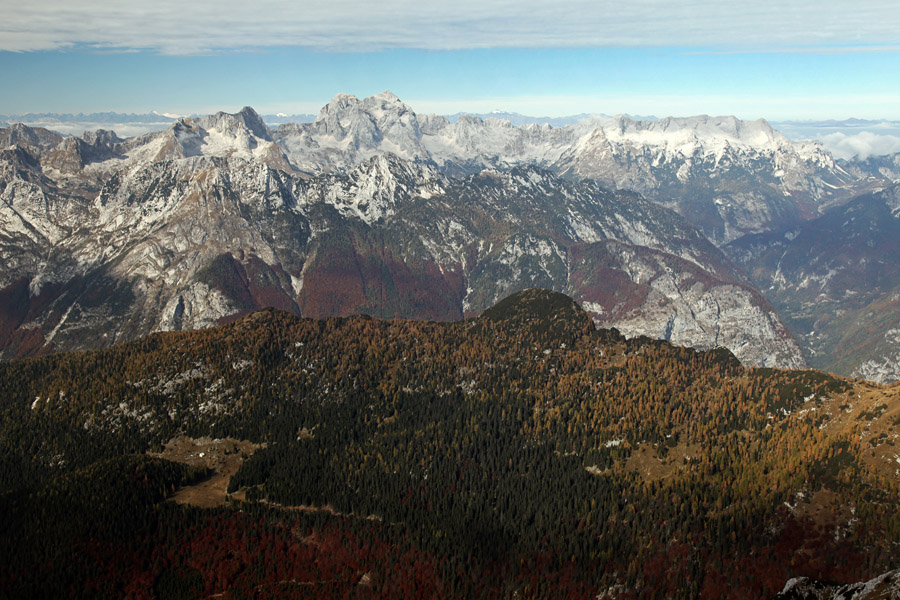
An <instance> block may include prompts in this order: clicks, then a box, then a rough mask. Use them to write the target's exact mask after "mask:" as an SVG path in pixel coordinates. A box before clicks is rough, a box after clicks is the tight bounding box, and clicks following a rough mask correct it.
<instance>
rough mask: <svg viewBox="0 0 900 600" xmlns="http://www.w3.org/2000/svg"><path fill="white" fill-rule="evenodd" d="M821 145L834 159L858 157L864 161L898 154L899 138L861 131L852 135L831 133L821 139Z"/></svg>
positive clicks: (899, 149) (899, 147) (899, 150)
mask: <svg viewBox="0 0 900 600" xmlns="http://www.w3.org/2000/svg"><path fill="white" fill-rule="evenodd" d="M822 144H823V145H824V146H825V147H826V148H828V150H830V151H831V153H832V154H833V155H834V156H835V157H836V158H852V157H854V156H858V157H859V158H860V159H862V160H865V159H867V158H868V157H870V156H878V155H881V154H893V153H895V152H900V136H896V135H879V134H876V133H872V132H871V131H861V132H860V133H856V134H853V135H847V134H846V133H831V134H828V135H826V136H824V137H822Z"/></svg>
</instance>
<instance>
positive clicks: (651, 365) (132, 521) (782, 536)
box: [0, 290, 900, 599]
mask: <svg viewBox="0 0 900 600" xmlns="http://www.w3.org/2000/svg"><path fill="white" fill-rule="evenodd" d="M898 431H900V387H896V386H895V387H880V386H876V385H874V384H871V383H867V382H862V381H857V380H851V379H845V378H837V377H834V376H831V375H828V374H824V373H820V372H817V371H778V370H772V369H751V368H744V367H742V366H741V364H740V363H739V362H738V361H737V360H736V359H735V358H734V356H733V355H731V353H730V352H728V351H727V350H723V349H719V350H713V351H708V352H700V351H695V350H693V349H690V348H679V347H675V346H671V345H669V344H668V343H665V342H660V341H655V340H650V339H647V338H635V339H625V338H624V337H622V336H621V335H619V334H618V332H616V331H614V330H598V329H595V327H594V325H593V323H592V321H591V318H590V317H589V316H588V315H587V314H586V313H585V312H583V311H582V310H581V309H580V308H579V307H578V306H577V305H576V304H575V303H574V302H573V301H572V300H570V299H569V298H567V297H565V296H563V295H561V294H556V293H552V292H547V291H539V290H528V291H525V292H521V293H519V294H516V295H514V296H511V297H510V298H507V299H506V300H504V301H502V302H500V303H499V304H497V305H496V306H494V307H493V308H492V309H489V310H488V311H486V312H484V313H483V314H482V315H481V316H479V317H478V318H475V319H469V320H466V321H460V322H455V323H434V322H424V321H401V320H394V321H385V320H378V319H373V318H370V317H365V316H358V317H350V318H333V319H328V320H319V321H316V320H310V319H300V318H297V317H295V316H292V315H290V314H288V313H284V312H280V311H277V310H272V309H269V310H264V311H261V312H258V313H254V314H251V315H248V316H245V317H243V318H241V319H239V320H237V321H235V322H232V323H230V324H227V325H223V326H220V327H218V328H214V329H208V330H200V331H191V332H178V333H174V332H173V333H158V334H154V335H151V336H149V337H147V338H143V339H140V340H137V341H135V342H131V343H128V344H124V345H120V346H116V347H113V348H109V349H106V350H100V351H91V352H80V353H71V354H55V355H49V356H44V357H39V358H31V359H26V360H20V361H15V362H10V363H4V364H0V597H3V598H38V597H55V598H61V597H72V598H101V597H103V598H211V597H218V598H275V597H277V598H323V597H324V598H370V597H371V598H374V597H378V598H512V597H517V598H596V597H598V596H599V597H604V598H662V597H667V598H748V599H749V598H770V597H772V596H774V595H775V594H777V593H778V592H779V591H781V589H782V588H783V587H784V584H785V582H786V581H787V580H788V579H789V578H792V577H797V576H809V577H814V578H817V579H825V580H831V581H837V582H851V581H861V580H865V579H867V578H870V577H872V576H875V575H878V574H880V573H883V572H885V571H887V570H890V569H894V568H897V567H900V510H898V508H900V477H898V474H897V471H896V468H897V466H898V464H900V459H898V458H897V456H898V455H900V443H898V442H897V440H896V438H897V437H898V433H897V432H898ZM177 436H187V437H189V438H192V439H199V438H204V439H206V438H209V439H216V440H219V439H233V440H244V441H247V442H252V443H253V444H254V447H255V448H256V450H255V451H253V452H250V451H246V452H244V451H236V452H239V453H240V454H241V456H240V457H239V458H240V461H239V462H240V467H239V468H238V469H237V470H236V472H235V473H234V474H233V476H231V478H230V481H229V482H228V484H227V495H225V496H224V498H223V501H222V502H220V503H218V505H216V506H212V507H206V508H201V507H198V506H192V505H191V504H190V503H187V504H186V503H180V502H176V501H174V500H173V498H175V497H176V495H177V493H178V491H179V490H184V489H186V488H190V487H191V486H197V485H200V484H202V483H203V482H204V481H209V480H210V478H211V477H214V476H215V473H214V472H213V469H212V468H211V467H208V466H203V465H202V464H199V463H197V462H194V463H188V462H185V461H173V460H168V459H166V458H164V456H166V455H165V454H164V453H163V449H164V447H165V444H166V443H167V442H169V441H170V440H172V439H173V438H176V437H177ZM200 458H202V456H201V457H200ZM201 462H202V461H201Z"/></svg>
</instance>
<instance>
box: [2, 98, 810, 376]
mask: <svg viewBox="0 0 900 600" xmlns="http://www.w3.org/2000/svg"><path fill="white" fill-rule="evenodd" d="M347 102H350V100H347ZM373 102H374V101H373ZM394 102H395V100H393V99H391V98H388V97H382V98H380V99H377V102H376V104H377V106H375V108H372V107H371V106H367V107H366V112H367V114H368V113H371V112H372V111H376V112H377V110H382V111H383V113H384V114H385V115H387V114H388V113H390V114H393V112H391V111H388V110H387V109H386V108H378V106H382V105H385V106H388V107H389V106H391V105H392V104H393V103H394ZM378 103H380V104H378ZM409 116H410V118H412V117H413V116H414V115H411V114H410V115H409ZM326 117H327V115H326ZM385 118H387V117H385ZM320 121H321V123H320V124H319V127H320V128H322V131H324V132H326V133H328V132H330V133H328V134H329V135H337V132H340V131H343V132H345V134H346V135H350V133H347V132H354V133H352V135H353V136H356V137H355V138H354V139H358V140H363V141H365V140H368V141H367V142H366V143H368V142H370V141H371V140H373V139H375V138H374V137H372V135H370V134H372V130H371V129H366V128H365V127H362V128H361V127H360V126H358V125H359V124H358V123H355V122H347V121H341V120H340V119H337V120H330V119H329V118H323V119H320ZM413 125H414V123H413V122H412V121H410V120H409V119H407V120H404V119H403V118H401V119H399V120H397V121H396V122H395V123H394V125H393V127H392V128H389V129H388V130H389V131H391V132H393V133H391V135H390V136H387V137H383V138H382V142H383V141H384V139H391V136H397V135H401V134H403V135H407V134H408V135H412V136H415V135H417V134H416V132H417V131H421V129H416V127H414V126H413ZM379 130H381V126H379ZM367 132H368V133H367ZM274 138H277V136H274V135H272V134H271V133H270V132H269V131H268V129H267V128H266V127H265V125H264V124H262V123H261V122H260V121H259V120H258V119H256V118H254V114H253V113H252V111H250V110H249V109H245V110H244V111H241V113H238V114H236V115H225V114H221V113H220V114H217V115H212V116H210V117H206V118H204V119H196V120H192V121H187V120H184V121H179V122H178V123H176V124H174V125H173V127H172V128H171V129H170V130H168V131H165V132H161V133H159V134H150V135H148V136H144V137H143V138H138V139H134V140H124V141H123V140H119V139H118V138H115V137H114V136H97V138H96V139H95V140H93V141H91V140H88V139H84V138H82V139H81V140H80V141H76V142H72V141H62V142H60V144H58V145H57V147H54V148H50V149H46V148H44V149H39V151H38V150H35V151H34V153H30V152H29V151H28V150H27V149H25V148H22V147H19V146H15V145H14V146H13V147H11V148H9V149H7V150H6V151H4V154H3V160H2V162H0V175H2V180H0V198H2V200H3V203H2V204H0V227H2V228H0V247H2V250H3V252H4V256H5V257H8V258H7V260H6V261H5V263H4V265H3V267H2V270H0V286H2V289H0V296H2V297H3V298H4V299H5V302H4V303H3V307H4V308H3V314H2V315H0V333H2V335H3V337H2V341H0V344H2V348H3V350H2V352H3V354H2V356H3V357H4V358H12V357H15V356H20V355H25V354H30V353H34V352H38V351H46V350H49V349H74V348H85V347H94V346H103V345H108V344H111V343H113V342H116V341H121V340H125V339H130V338H133V337H135V336H137V335H141V334H143V333H146V332H149V331H152V330H157V329H184V328H194V327H204V326H207V325H211V324H214V323H217V322H220V321H222V320H223V319H228V318H232V317H233V316H234V315H237V314H240V313H242V312H245V311H249V310H254V309H256V308H260V307H263V306H277V307H280V308H284V309H286V310H290V311H292V312H295V313H298V314H303V315H307V316H314V317H324V316H332V315H346V314H351V313H358V312H362V313H368V314H372V315H377V316H382V317H400V316H404V317H415V318H424V319H459V318H462V317H463V316H465V315H470V314H475V313H478V312H480V311H481V310H483V309H485V308H487V307H489V306H490V305H492V304H494V303H495V302H496V301H497V300H499V299H500V298H502V297H504V296H506V295H508V294H509V293H512V292H514V291H517V290H519V289H524V288H527V287H545V288H549V289H554V290H557V291H562V292H566V293H569V294H570V295H572V296H574V297H575V298H576V299H578V300H579V302H581V303H583V304H584V306H585V307H587V308H588V310H589V311H590V312H591V314H592V315H593V316H594V318H595V319H596V321H597V322H598V323H600V324H602V325H604V326H616V327H620V328H621V329H622V330H623V331H625V332H626V333H628V334H629V335H639V334H644V335H650V336H652V337H659V338H665V339H669V340H671V341H673V342H676V343H680V344H686V345H691V346H697V347H703V348H706V347H714V346H717V345H723V346H727V347H729V348H730V349H731V350H732V351H733V352H734V353H735V354H736V355H737V356H738V357H739V358H740V359H741V360H743V361H744V362H746V363H747V364H754V365H777V366H787V367H797V366H801V365H802V364H803V360H802V357H801V356H800V353H799V350H798V347H797V345H796V343H795V342H794V340H793V339H792V338H791V336H790V334H789V333H788V332H787V330H786V329H785V328H784V326H783V325H782V324H781V323H780V322H779V321H778V318H777V316H776V315H775V313H774V310H773V309H772V308H771V307H770V306H769V305H768V304H767V303H766V301H765V300H764V299H763V298H762V297H761V296H760V295H759V294H758V293H757V292H755V291H754V290H753V288H752V287H750V286H749V285H748V283H747V282H746V281H745V280H744V279H743V278H742V276H741V275H740V274H739V273H737V272H736V271H735V269H734V268H733V267H732V265H731V264H730V263H729V262H728V260H727V259H726V258H725V257H724V255H722V253H721V252H720V251H719V250H718V249H717V248H716V247H715V246H713V245H712V244H710V243H709V242H708V241H707V240H706V239H705V238H704V237H703V236H702V235H701V234H700V233H699V232H698V231H697V230H696V229H694V228H692V227H691V226H690V225H688V224H687V223H686V222H685V221H684V220H683V219H682V218H681V217H679V216H678V215H677V214H675V213H673V212H671V211H669V210H666V209H665V208H662V207H660V206H659V205H657V204H655V203H652V202H650V201H647V200H645V199H643V198H642V197H640V196H638V195H636V194H633V193H628V192H611V191H609V190H607V189H604V188H602V187H600V186H599V185H598V184H596V183H591V182H581V183H577V182H572V181H567V180H564V179H561V178H559V177H558V176H557V175H555V174H553V173H552V172H550V171H546V170H542V169H539V168H536V167H521V168H514V169H511V170H508V171H500V170H495V169H488V170H484V171H481V172H478V173H476V174H472V175H468V176H466V177H463V178H452V177H448V176H446V175H445V174H443V173H442V172H441V171H440V170H439V169H438V168H437V167H436V166H435V165H434V162H433V161H430V160H429V161H423V160H418V161H417V160H415V158H416V157H415V156H413V157H412V158H413V160H403V159H401V158H399V157H397V156H395V155H391V154H378V153H373V156H372V157H371V158H369V159H368V160H366V161H365V162H363V163H362V164H359V165H358V166H356V167H354V168H353V169H350V170H349V171H347V172H346V173H342V172H328V173H324V174H322V175H318V176H315V177H308V176H305V175H302V174H296V173H291V172H288V171H286V170H283V169H281V168H279V167H281V166H284V164H285V156H284V155H283V154H282V153H280V152H279V151H277V146H276V145H275V143H274V141H273V139H274ZM82 142H83V143H82ZM360 143H362V142H360ZM86 147H89V148H95V150H92V151H84V150H85V148H86ZM73 149H75V151H76V152H75V153H74V157H75V159H74V160H73V161H68V160H65V161H63V160H61V158H60V157H61V156H72V151H73ZM66 153H69V154H66ZM79 161H82V162H84V163H85V165H84V167H83V168H81V169H80V170H78V168H77V165H78V163H79ZM45 163H46V166H45ZM62 166H65V168H62ZM72 190H75V191H76V192H77V193H75V192H73V191H72ZM94 190H96V191H94Z"/></svg>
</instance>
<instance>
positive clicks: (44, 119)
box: [0, 110, 900, 160]
mask: <svg viewBox="0 0 900 600" xmlns="http://www.w3.org/2000/svg"><path fill="white" fill-rule="evenodd" d="M202 116H204V115H202V114H199V113H196V114H190V115H177V114H173V113H167V112H158V111H151V112H149V113H122V112H113V111H103V112H93V113H81V112H79V113H55V112H40V113H24V114H8V115H4V114H0V127H6V126H9V125H10V124H12V123H24V124H25V125H30V126H39V127H46V128H47V129H50V130H52V131H56V132H57V133H60V134H62V135H81V133H82V132H83V131H87V130H94V129H112V130H114V131H116V133H118V134H120V135H124V136H126V137H130V136H134V135H140V134H143V133H148V132H152V131H160V130H162V129H165V128H166V127H168V126H169V125H171V124H172V123H174V122H175V121H177V120H178V119H179V118H192V119H196V118H200V117H202ZM442 116H444V117H445V118H446V119H447V120H448V121H449V122H450V123H456V122H457V121H459V119H460V117H462V116H473V117H479V118H481V119H491V118H493V119H503V120H507V121H509V123H510V124H511V125H513V126H516V127H518V126H522V125H529V124H535V125H542V124H547V125H550V126H551V127H565V126H568V125H575V124H577V123H579V122H582V121H584V120H586V119H590V118H611V117H613V116H624V117H628V118H630V119H632V120H635V121H657V120H659V119H660V117H657V116H655V115H632V114H629V113H625V114H622V115H608V114H606V113H579V114H574V115H564V116H560V117H550V116H540V117H536V116H530V115H524V114H521V113H518V112H512V111H504V110H494V111H491V112H480V113H479V112H457V113H453V114H448V115H442ZM260 117H261V118H262V120H263V121H264V122H265V123H266V125H269V126H270V127H277V126H279V125H284V124H287V123H298V124H302V123H312V122H314V121H315V120H316V117H317V115H315V114H312V113H292V114H288V113H283V112H279V113H266V114H260ZM668 118H671V117H668ZM769 123H770V124H771V125H772V126H773V127H774V128H775V129H777V130H779V131H780V132H781V133H783V134H784V135H785V137H787V138H788V139H790V140H794V141H801V140H819V141H821V142H822V143H823V145H825V147H826V148H827V149H828V150H829V151H831V152H832V153H833V154H835V157H836V158H845V159H849V158H851V157H853V156H856V155H858V156H859V157H860V158H861V159H863V160H864V159H866V158H868V157H869V156H882V155H887V154H893V153H896V152H900V121H895V120H890V119H859V118H853V117H851V118H847V119H809V120H807V119H788V120H771V121H769ZM859 134H865V135H868V136H875V140H874V141H875V143H872V142H873V140H866V141H867V142H868V143H863V142H861V141H859V140H856V136H858V135H859ZM842 136H846V137H849V138H852V139H851V141H850V142H848V141H847V140H846V139H842Z"/></svg>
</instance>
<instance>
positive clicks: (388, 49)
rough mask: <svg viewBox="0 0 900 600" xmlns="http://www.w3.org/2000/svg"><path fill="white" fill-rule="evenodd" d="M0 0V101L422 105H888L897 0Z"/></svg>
mask: <svg viewBox="0 0 900 600" xmlns="http://www.w3.org/2000/svg"><path fill="white" fill-rule="evenodd" d="M31 4H36V5H34V6H31V5H26V3H23V2H20V1H17V2H12V1H11V0H0V15H3V19H2V20H0V71H2V73H3V74H4V85H3V87H2V89H0V113H6V114H17V113H25V112H96V111H116V112H148V111H150V110H157V111H160V112H168V113H177V114H190V113H206V112H212V111H216V110H226V111H234V110H237V109H239V108H240V107H242V106H244V105H250V106H253V107H254V108H256V109H257V110H258V111H260V112H285V113H315V112H317V111H318V110H319V108H320V107H321V106H322V105H323V104H325V103H326V102H327V101H328V100H329V99H330V98H331V97H332V96H334V95H335V94H337V93H351V94H355V95H357V96H360V97H362V96H368V95H371V94H373V93H377V92H380V91H383V90H385V89H390V90H391V91H393V92H394V93H396V94H397V95H398V96H399V97H400V98H401V99H402V100H403V101H405V102H406V103H407V104H409V105H410V106H411V107H412V108H413V109H414V110H416V111H417V112H420V113H425V112H436V113H443V114H447V113H455V112H459V111H471V112H486V111H490V110H493V109H502V110H508V111H516V112H520V113H524V114H530V115H536V116H544V115H546V116H563V115H569V114H575V113H581V112H596V113H607V114H617V113H631V114H642V115H647V114H653V115H656V116H668V115H675V116H685V115H690V114H701V113H707V114H735V115H737V116H739V117H742V118H759V117H764V118H768V119H771V120H785V119H824V118H835V119H843V118H848V117H859V118H868V119H892V120H900V10H898V9H897V6H896V1H895V0H890V1H883V0H862V1H859V2H856V3H854V4H853V5H852V6H851V7H850V8H848V3H846V2H833V1H831V0H819V1H817V2H811V1H808V0H802V1H800V0H779V1H777V2H776V1H774V0H760V1H758V2H754V3H747V2H746V1H742V2H728V1H722V0H715V1H714V0H690V1H687V2H671V1H669V2H660V1H659V0H632V1H631V2H628V3H625V2H621V1H619V2H608V1H602V0H601V1H597V0H592V1H586V0H585V1H582V0H569V1H566V2H556V3H548V2H546V1H545V0H541V1H540V2H538V1H536V0H518V1H516V2H512V1H506V0H496V1H491V0H482V1H480V2H479V1H475V0H460V1H458V2H456V3H453V4H452V5H451V4H449V3H440V4H438V3H431V2H413V1H411V0H382V1H381V2H377V3H374V2H361V1H357V0H351V1H347V0H341V1H336V2H330V3H327V4H326V3H315V4H313V3H310V2H307V1H292V2H285V1H283V0H258V1H257V2H253V3H250V2H246V1H237V0H219V1H217V2H215V3H213V2H208V1H204V0H194V1H193V2H182V1H178V2H176V1H175V0H157V1H156V2H154V3H153V4H152V5H150V4H146V3H136V2H131V1H130V0H120V1H114V0H91V1H87V0H41V2H39V3H31Z"/></svg>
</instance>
